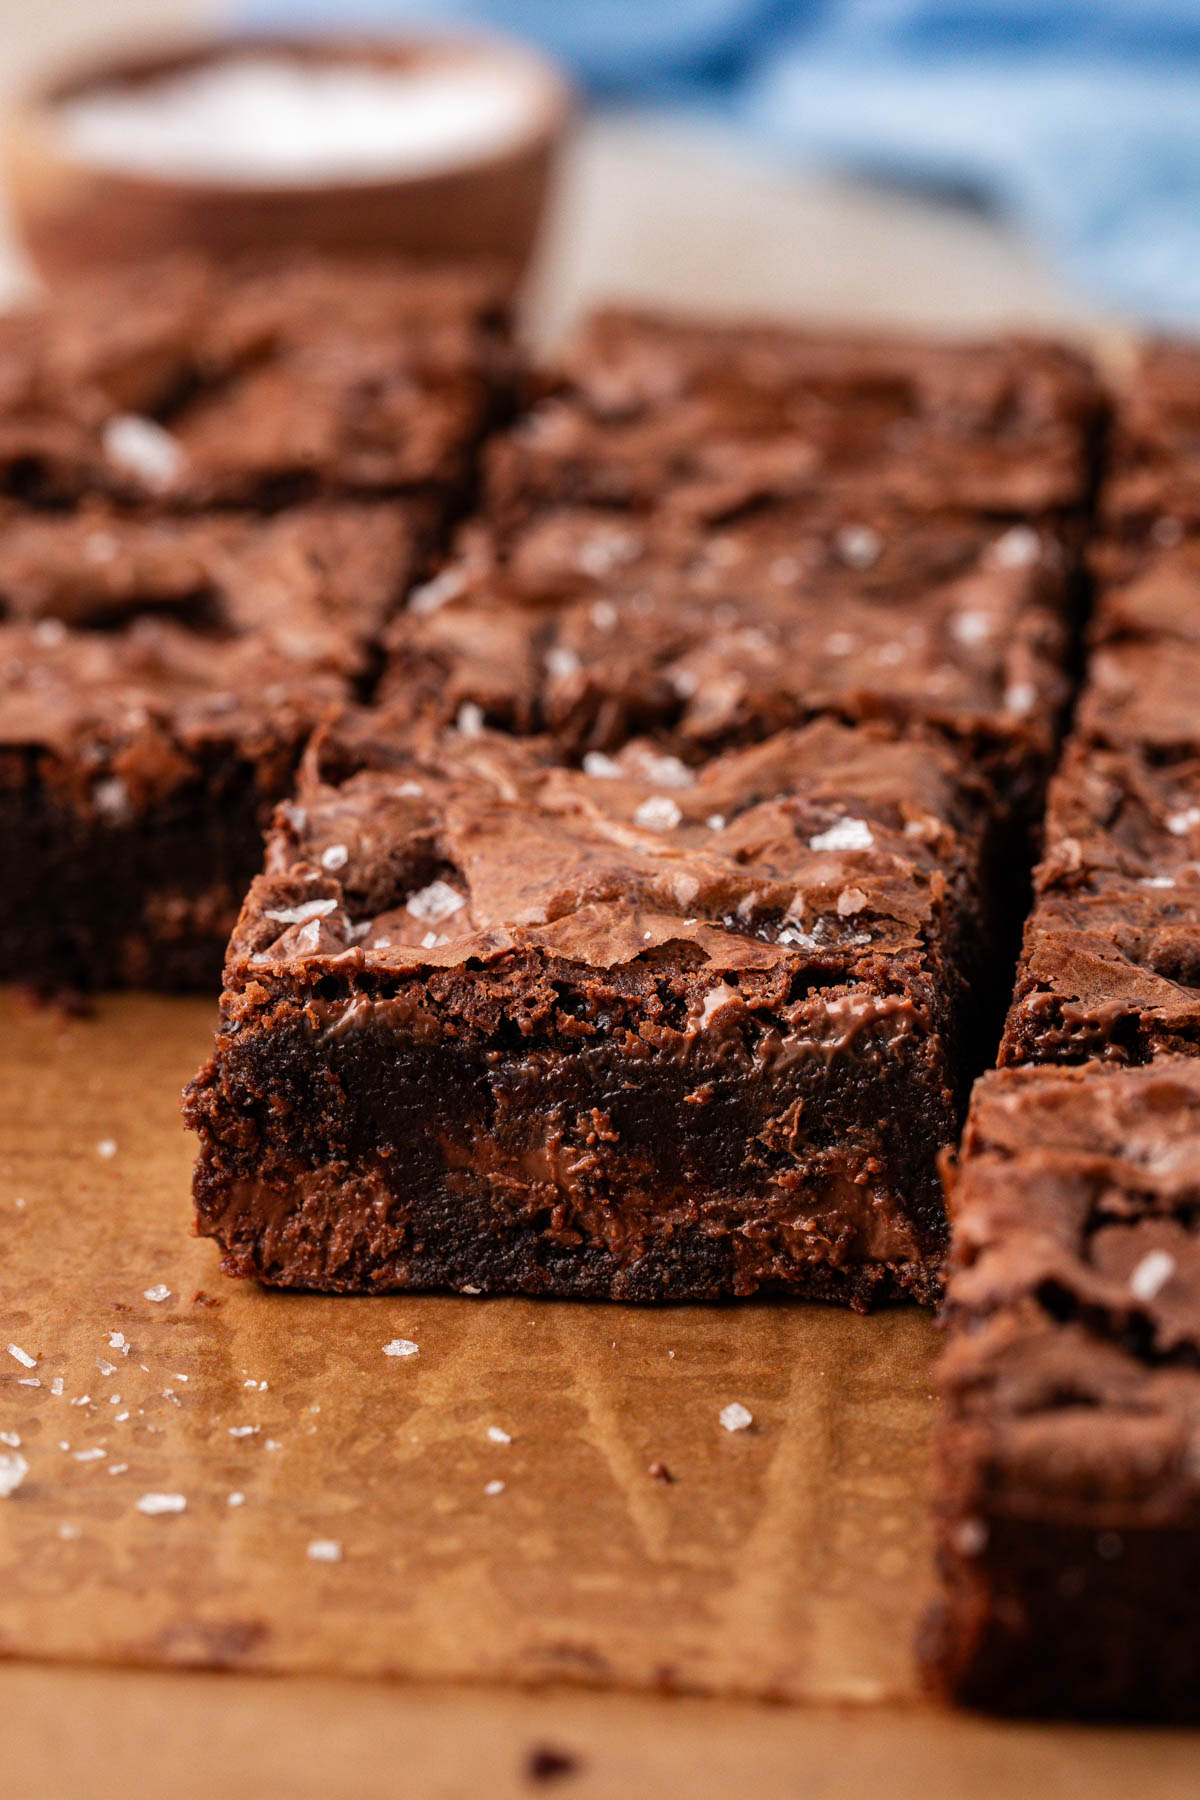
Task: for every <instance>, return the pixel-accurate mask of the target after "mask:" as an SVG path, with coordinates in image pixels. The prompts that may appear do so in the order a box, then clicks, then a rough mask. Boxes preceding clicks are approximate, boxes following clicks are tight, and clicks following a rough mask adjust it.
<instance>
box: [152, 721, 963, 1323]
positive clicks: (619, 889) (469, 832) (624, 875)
mask: <svg viewBox="0 0 1200 1800" xmlns="http://www.w3.org/2000/svg"><path fill="white" fill-rule="evenodd" d="M985 837H986V810H985V806H984V797H983V794H982V792H981V789H980V788H979V787H978V786H977V785H976V784H975V783H973V782H972V781H970V780H968V779H966V778H965V777H964V776H963V775H962V773H961V770H960V766H959V762H958V760H957V759H956V757H955V756H954V755H953V754H952V753H951V752H950V751H948V750H947V748H946V747H945V746H944V745H943V744H942V743H940V742H938V741H936V740H929V741H922V740H920V739H918V738H916V737H912V738H908V739H904V740H900V741H895V740H893V739H891V738H889V737H887V736H885V735H883V734H882V733H877V732H873V731H870V730H864V729H858V730H853V729H849V728H847V727H845V726H842V725H841V724H838V723H836V722H834V721H831V720H820V721H817V722H815V723H813V724H811V725H809V726H807V727H805V728H802V729H799V730H795V731H785V732H780V733H778V734H776V735H774V736H773V737H771V738H770V739H768V740H767V741H766V742H764V743H762V744H759V745H754V746H751V747H749V748H746V749H741V750H737V751H731V752H727V753H725V754H723V755H721V756H718V757H716V758H714V759H712V760H711V761H709V762H707V763H705V764H703V765H702V766H701V767H699V768H696V769H691V768H689V767H687V766H686V765H685V764H683V763H682V762H681V761H679V760H678V759H677V758H675V757H672V756H670V755H666V754H664V753H663V752H662V751H661V749H659V748H658V747H655V746H652V745H646V744H638V743H633V744H630V745H627V746H626V747H625V748H624V749H623V750H622V751H621V753H620V754H619V755H618V756H616V757H615V758H607V757H605V758H603V759H601V761H600V762H599V763H593V764H591V765H590V767H589V769H587V770H580V769H574V768H568V767H564V766H561V765H560V764H559V765H556V764H555V762H554V761H553V759H552V755H551V749H550V747H549V746H546V745H542V744H538V743H535V742H519V741H515V740H513V739H511V738H508V737H505V736H502V735H500V734H496V733H491V732H487V731H481V730H470V731H460V732H450V733H447V734H445V735H444V736H443V737H441V738H440V739H439V738H436V737H434V738H431V739H430V740H429V741H428V742H427V743H426V744H425V745H424V746H423V747H422V746H421V743H420V740H419V738H418V739H414V738H413V736H412V734H411V733H406V732H404V731H394V730H391V729H389V727H388V723H387V721H386V719H381V718H379V717H375V718H373V719H368V720H366V721H359V722H358V723H356V724H351V725H348V726H346V727H344V728H341V729H332V728H330V729H326V730H325V731H323V732H322V733H321V734H320V735H319V737H318V739H317V740H316V741H315V742H314V745H313V746H312V748H311V749H310V751H309V753H308V756H307V757H306V760H305V764H304V767H303V770H302V773H301V777H300V780H299V783H298V787H297V791H296V794H295V798H294V801H293V802H291V803H288V804H285V805H284V806H283V807H282V808H281V810H280V812H279V814H278V815H277V820H276V825H275V830H274V832H273V835H272V836H271V838H270V841H269V845H268V851H267V858H266V869H265V873H264V874H263V875H262V876H261V877H260V879H258V880H257V881H256V882H255V884H254V886H253V888H252V889H251V892H250V895H249V898H248V900H247V903H246V906H245V908H244V909H243V912H242V915H241V918H240V920H239V923H238V926H237V929H236V931H235V933H234V936H233V939H232V942H231V945H230V950H229V956H228V959H227V962H226V969H225V992H224V998H223V1001H222V1013H221V1024H220V1029H219V1032H218V1037H217V1044H216V1051H215V1055H214V1057H213V1060H212V1061H211V1062H210V1063H209V1065H208V1066H207V1067H206V1068H205V1069H204V1070H203V1071H202V1072H201V1073H200V1075H199V1076H198V1077H197V1079H196V1080H195V1082H194V1083H193V1084H192V1086H191V1087H190V1089H189V1094H188V1101H187V1116H188V1119H189V1122H190V1124H191V1125H192V1127H193V1128H194V1129H195V1130H196V1131H197V1132H198V1133H199V1136H200V1140H201V1153H200V1158H199V1162H198V1165H197V1170H196V1177H195V1190H194V1191H195V1199H196V1213H197V1227H198V1230H199V1231H200V1232H201V1233H202V1234H206V1235H209V1236H213V1237H215V1238H217V1240H218V1241H219V1243H220V1244H221V1246H222V1249H223V1251H224V1261H223V1266H224V1268H225V1269H226V1271H227V1272H228V1273H230V1274H232V1275H241V1276H254V1277H257V1278H258V1279H259V1280H261V1281H265V1282H268V1283H270V1284H273V1285H279V1286H288V1287H303V1288H316V1289H324V1290H329V1291H334V1292H365V1291H384V1290H389V1289H405V1288H409V1289H423V1288H436V1287H450V1288H455V1289H458V1290H460V1291H467V1292H472V1293H473V1292H487V1293H502V1292H524V1293H543V1294H552V1295H578V1296H589V1297H593V1298H595V1297H610V1296H611V1297H612V1298H614V1299H623V1300H660V1299H684V1298H713V1297H717V1296H720V1295H726V1294H739V1295H740V1294H749V1293H752V1292H754V1291H756V1290H758V1289H779V1290H784V1291H787V1292H791V1293H797V1294H806V1295H811V1296H815V1297H818V1298H822V1299H828V1300H836V1301H842V1302H848V1303H849V1304H850V1305H852V1306H855V1307H858V1308H865V1307H867V1306H868V1305H869V1304H871V1303H872V1302H874V1301H878V1300H882V1299H884V1298H887V1297H890V1296H893V1295H899V1294H907V1295H910V1296H912V1297H914V1298H917V1299H920V1300H927V1301H928V1300H931V1299H932V1298H933V1297H934V1296H935V1295H936V1293H937V1291H938V1269H939V1265H940V1261H941V1257H942V1253H943V1250H944V1247H945V1223H944V1216H943V1210H942V1202H941V1194H940V1188H939V1184H938V1180H937V1175H936V1168H935V1159H936V1152H937V1149H938V1147H939V1146H941V1145H944V1144H946V1143H948V1142H950V1141H951V1140H952V1139H953V1137H954V1136H955V1133H956V1129H957V1116H958V1115H957V1105H958V1094H959V1092H960V1090H961V1088H962V1086H963V1081H964V1066H963V1065H964V1055H963V1049H962V1045H963V1040H964V1037H965V1032H966V1015H967V1013H968V1012H969V1010H970V1006H971V996H972V978H973V974H974V971H975V969H976V967H977V965H978V962H979V960H980V958H981V956H982V954H983V944H982V940H983V938H984V936H985V927H984V925H983V923H982V908H981V902H980V898H979V885H980V883H979V876H980V868H981V863H982V862H983V859H984V857H985V855H986V847H985Z"/></svg>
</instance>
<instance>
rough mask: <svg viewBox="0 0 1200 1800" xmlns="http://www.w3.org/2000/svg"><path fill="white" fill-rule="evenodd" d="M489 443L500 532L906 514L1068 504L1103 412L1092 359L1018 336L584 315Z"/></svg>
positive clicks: (1074, 500) (1026, 511)
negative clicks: (633, 513) (602, 514)
mask: <svg viewBox="0 0 1200 1800" xmlns="http://www.w3.org/2000/svg"><path fill="white" fill-rule="evenodd" d="M547 385H548V391H547V392H546V393H545V394H544V397H543V398H542V399H541V401H540V403H539V404H537V405H536V406H535V407H534V408H533V409H532V411H531V412H530V413H529V414H528V415H527V417H526V418H525V419H524V421H523V422H522V424H521V425H520V426H519V427H518V428H517V430H515V431H514V432H512V433H510V434H509V435H508V436H507V437H506V438H505V439H503V440H501V441H499V442H497V443H496V444H495V445H494V446H493V447H492V451H491V457H490V465H489V475H490V479H489V485H488V497H489V506H490V509H491V512H492V516H493V517H494V518H495V519H496V520H497V521H498V522H499V523H500V524H501V525H502V526H503V527H505V528H507V527H509V526H511V525H512V524H513V523H514V522H519V521H520V520H521V518H522V517H524V516H527V515H528V513H529V512H530V510H531V509H535V508H536V507H538V506H541V505H544V504H545V503H547V502H550V503H562V504H580V503H582V504H599V505H605V506H616V507H624V508H631V509H638V508H649V507H652V506H653V507H661V506H663V505H667V506H673V507H676V508H677V509H678V510H679V511H680V512H681V513H682V514H683V515H684V516H687V517H690V518H692V519H693V520H696V519H708V520H715V519H718V518H721V517H723V516H726V515H728V514H731V513H733V512H735V511H738V510H740V509H743V508H745V507H747V506H750V505H753V504H761V503H762V502H764V501H767V500H772V499H775V500H778V499H782V498H790V499H793V500H796V499H811V498H814V497H818V498H821V499H827V498H828V496H829V495H830V494H833V493H841V492H845V493H869V494H870V495H871V496H872V497H873V498H874V499H875V500H876V501H879V500H884V499H886V500H888V501H892V502H895V503H898V504H900V505H902V506H904V507H906V508H910V509H912V510H914V511H931V512H942V511H945V510H948V509H954V508H955V507H963V508H975V509H979V510H981V511H983V512H990V513H997V514H1010V515H1011V514H1022V515H1031V514H1040V513H1045V512H1052V511H1057V510H1060V509H1064V508H1072V507H1075V506H1077V505H1078V504H1079V503H1080V502H1081V501H1082V500H1083V498H1084V497H1085V495H1086V493H1087V491H1088V488H1089V485H1090V480H1091V455H1092V440H1093V438H1094V436H1095V434H1096V431H1097V428H1098V425H1099V421H1100V419H1101V416H1102V412H1103V406H1102V401H1101V395H1100V389H1099V385H1098V383H1097V381H1096V378H1095V375H1094V372H1093V370H1092V369H1091V367H1090V365H1089V364H1088V363H1087V361H1086V360H1085V359H1084V358H1083V357H1081V356H1079V355H1077V354H1075V353H1074V352H1073V351H1071V350H1068V349H1065V348H1063V347H1062V346H1059V345H1056V344H1052V343H1048V342H1043V341H1034V340H1028V341H1027V340H1022V339H1017V338H999V339H991V340H988V341H987V342H984V343H969V342H963V343H946V342H942V343H938V344H932V343H927V342H921V341H919V340H917V339H907V338H902V337H858V338H856V337H851V336H845V335H836V334H832V333H829V334H819V333H815V332H807V331H798V330H792V329H786V328H783V327H772V326H766V325H764V326H758V327H755V326H752V325H746V324H744V323H739V324H730V325H721V324H705V323H699V322H696V323H689V322H686V321H680V320H679V319H676V318H670V319H668V318H663V317H658V316H655V315H652V314H648V313H639V312H627V311H608V312H601V313H599V314H597V315H595V316H593V317H592V318H591V319H590V320H589V322H588V324H587V325H586V326H585V328H584V329H583V331H582V332H581V333H580V335H579V337H578V338H577V339H576V340H575V342H574V343H573V345H571V346H570V347H569V348H568V350H567V352H566V354H565V356H564V358H563V360H562V363H561V367H560V370H559V372H558V375H557V378H556V379H553V378H552V379H551V380H550V381H549V382H548V384H547Z"/></svg>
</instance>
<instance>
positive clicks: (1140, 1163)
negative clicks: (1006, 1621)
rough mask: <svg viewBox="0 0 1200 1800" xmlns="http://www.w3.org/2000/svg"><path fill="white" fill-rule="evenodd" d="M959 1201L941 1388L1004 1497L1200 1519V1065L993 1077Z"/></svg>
mask: <svg viewBox="0 0 1200 1800" xmlns="http://www.w3.org/2000/svg"><path fill="white" fill-rule="evenodd" d="M949 1201H950V1210H951V1219H952V1224H953V1228H954V1239H953V1242H954V1249H953V1251H952V1257H951V1280H950V1286H949V1292H948V1298H947V1308H946V1317H947V1319H948V1321H949V1322H950V1323H951V1325H952V1326H953V1327H956V1329H955V1331H954V1335H953V1340H952V1343H951V1348H950V1350H949V1352H948V1353H947V1355H946V1357H945V1358H944V1359H943V1362H942V1365H941V1385H942V1388H943V1391H944V1392H945V1393H946V1394H947V1395H948V1396H949V1398H950V1400H951V1404H952V1413H951V1420H952V1423H951V1426H950V1427H949V1429H950V1430H952V1431H954V1430H957V1431H963V1430H968V1431H969V1430H975V1431H977V1432H978V1433H980V1434H982V1436H981V1438H980V1440H979V1443H978V1444H977V1446H976V1449H977V1451H978V1452H980V1453H981V1460H977V1461H975V1462H974V1463H973V1464H972V1465H971V1466H972V1467H973V1468H974V1470H975V1474H974V1479H975V1480H976V1481H980V1480H986V1482H987V1485H988V1492H989V1497H990V1500H991V1502H992V1503H993V1504H995V1505H997V1506H999V1507H1000V1508H1001V1509H1002V1510H1008V1511H1011V1512H1020V1511H1021V1510H1022V1509H1024V1508H1029V1509H1030V1510H1031V1511H1032V1512H1033V1513H1034V1515H1035V1516H1037V1517H1041V1518H1050V1517H1056V1516H1057V1517H1061V1518H1062V1519H1064V1520H1066V1521H1070V1522H1072V1523H1084V1524H1091V1525H1094V1526H1096V1527H1098V1528H1100V1527H1103V1526H1104V1525H1105V1524H1112V1525H1122V1524H1125V1525H1128V1524H1130V1523H1132V1522H1134V1521H1135V1520H1140V1521H1141V1522H1146V1523H1149V1522H1154V1521H1155V1520H1157V1522H1159V1523H1163V1522H1169V1521H1174V1522H1179V1523H1184V1522H1188V1523H1192V1524H1194V1523H1195V1522H1196V1521H1197V1520H1200V1462H1198V1461H1197V1458H1196V1455H1195V1442H1196V1433H1197V1431H1198V1430H1200V1378H1198V1376H1197V1358H1198V1357H1200V1229H1198V1221H1200V1063H1197V1062H1196V1061H1195V1060H1193V1059H1190V1058H1172V1057H1167V1058H1164V1059H1163V1060H1161V1061H1159V1062H1155V1063H1153V1064H1151V1065H1148V1066H1146V1067H1144V1068H1137V1069H1114V1068H1106V1067H1097V1066H1096V1065H1090V1066H1086V1067H1081V1068H1069V1069H1052V1068H1038V1069H1007V1070H1001V1071H999V1072H993V1073H991V1074H988V1075H985V1076H984V1077H983V1078H982V1080H981V1081H980V1082H979V1083H977V1085H976V1088H975V1093H974V1096H973V1098H972V1103H971V1110H970V1114H969V1117H968V1122H967V1128H966V1132H965V1135H964V1140H963V1147H962V1153H961V1161H960V1164H959V1167H958V1170H957V1172H956V1173H955V1174H953V1176H952V1179H951V1182H950V1192H949Z"/></svg>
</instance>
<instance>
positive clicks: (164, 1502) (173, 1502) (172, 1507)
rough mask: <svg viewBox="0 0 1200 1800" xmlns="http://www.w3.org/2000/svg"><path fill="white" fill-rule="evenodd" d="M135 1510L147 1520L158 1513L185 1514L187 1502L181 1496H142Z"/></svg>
mask: <svg viewBox="0 0 1200 1800" xmlns="http://www.w3.org/2000/svg"><path fill="white" fill-rule="evenodd" d="M137 1509H138V1511H139V1512H140V1513H145V1515H146V1517H147V1518H148V1519H153V1518H156V1517H157V1516H158V1515H159V1514H160V1513H181V1512H186V1510H187V1500H186V1498H185V1497H184V1495H183V1494H143V1495H142V1497H141V1499H140V1500H139V1501H138V1503H137Z"/></svg>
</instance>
